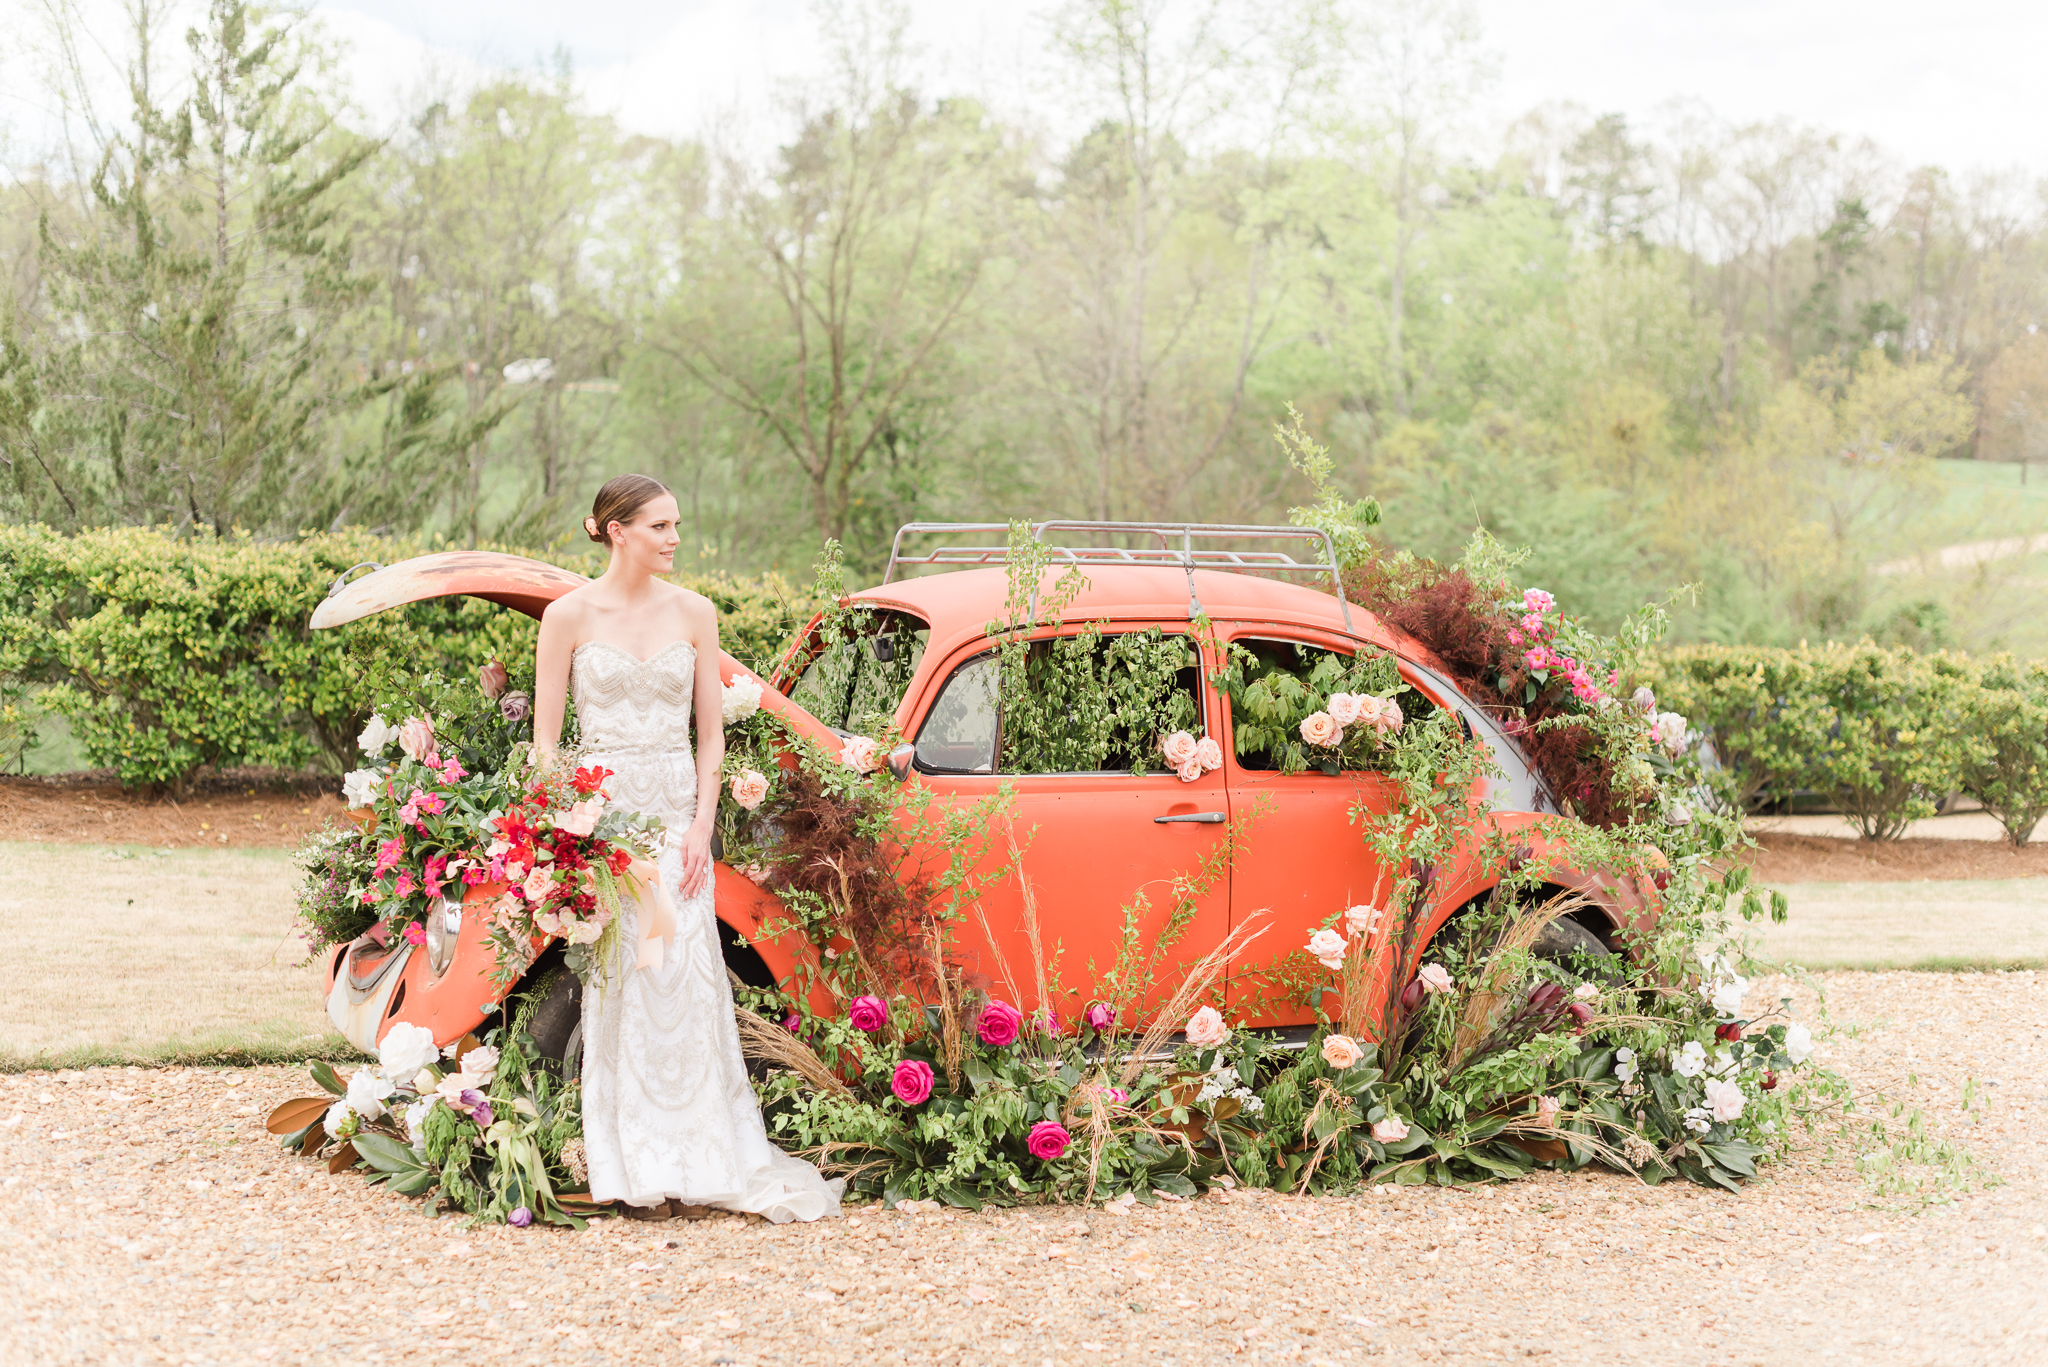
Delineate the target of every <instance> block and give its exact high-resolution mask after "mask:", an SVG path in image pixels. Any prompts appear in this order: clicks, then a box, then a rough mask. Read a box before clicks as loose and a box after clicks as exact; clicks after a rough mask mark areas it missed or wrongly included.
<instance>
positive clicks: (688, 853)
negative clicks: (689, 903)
mask: <svg viewBox="0 0 2048 1367" xmlns="http://www.w3.org/2000/svg"><path fill="white" fill-rule="evenodd" d="M678 843H679V844H680V845H681V847H682V851H683V876H682V880H681V883H680V887H681V889H682V894H683V896H685V897H695V896H696V895H697V894H698V893H700V892H702V891H704V889H705V888H707V887H709V886H711V828H710V827H709V826H699V825H695V824H692V825H691V826H690V828H689V829H688V830H687V831H684V832H683V838H682V840H681V841H680V842H678Z"/></svg>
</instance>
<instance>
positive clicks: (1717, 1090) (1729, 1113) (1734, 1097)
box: [1707, 1081, 1742, 1121]
mask: <svg viewBox="0 0 2048 1367" xmlns="http://www.w3.org/2000/svg"><path fill="white" fill-rule="evenodd" d="M1707 1109H1708V1110H1709V1111H1711V1112H1712V1113H1713V1116H1714V1119H1716V1120H1720V1121H1729V1120H1739V1119H1741V1117H1742V1088H1741V1087H1739V1086H1737V1085H1736V1084H1735V1083H1733V1082H1719V1081H1716V1082H1709V1083H1708V1084H1707Z"/></svg>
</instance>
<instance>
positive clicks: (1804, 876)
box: [1749, 833, 2048, 884]
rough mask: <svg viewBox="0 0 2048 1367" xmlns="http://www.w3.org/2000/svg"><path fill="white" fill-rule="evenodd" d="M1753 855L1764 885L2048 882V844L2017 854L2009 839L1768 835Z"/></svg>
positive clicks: (1753, 864) (1752, 864)
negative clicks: (1981, 880)
mask: <svg viewBox="0 0 2048 1367" xmlns="http://www.w3.org/2000/svg"><path fill="white" fill-rule="evenodd" d="M1756 842H1757V848H1756V849H1754V850H1751V851H1750V852H1749V855H1750V858H1749V867H1750V871H1751V872H1752V873H1754V874H1755V875H1756V878H1757V880H1758V881H1759V882H1762V883H1765V884H1772V883H1897V882H1905V881H1909V880H1912V879H1920V878H1925V879H1935V880H1939V881H1941V882H1951V881H1957V880H1961V879H1976V878H2048V844H2043V845H2029V846H2027V847H2026V848H2025V849H2018V850H2016V849H2014V848H2013V847H2012V846H2011V845H2008V844H2006V843H2005V842H2004V841H2003V840H1941V839H1930V838H1925V837H1922V838H1919V839H1908V840H1886V841H1872V840H1855V839H1844V838H1842V837H1839V836H1823V835H1788V834H1779V833H1766V834H1762V835H1758V836H1757V837H1756Z"/></svg>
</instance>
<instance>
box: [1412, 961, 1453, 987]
mask: <svg viewBox="0 0 2048 1367" xmlns="http://www.w3.org/2000/svg"><path fill="white" fill-rule="evenodd" d="M1415 980H1416V981H1417V982H1419V983H1421V984H1422V990H1423V991H1425V992H1448V991H1450V990H1451V974H1450V970H1449V969H1447V968H1445V967H1444V966H1443V965H1442V964H1424V965H1423V966H1422V968H1421V969H1420V970H1419V971H1418V972H1417V973H1416V975H1415Z"/></svg>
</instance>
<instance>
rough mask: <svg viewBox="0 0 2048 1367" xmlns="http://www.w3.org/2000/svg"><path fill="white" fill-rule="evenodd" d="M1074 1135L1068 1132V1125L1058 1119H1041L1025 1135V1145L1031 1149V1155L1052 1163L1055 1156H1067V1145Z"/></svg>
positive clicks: (1071, 1141) (1072, 1140)
mask: <svg viewBox="0 0 2048 1367" xmlns="http://www.w3.org/2000/svg"><path fill="white" fill-rule="evenodd" d="M1073 1142H1074V1137H1073V1136H1072V1135H1070V1134H1068V1133H1067V1127H1066V1126H1064V1125H1062V1124H1060V1123H1059V1122H1058V1121H1057V1120H1041V1121H1039V1122H1038V1123H1037V1124H1036V1125H1033V1126H1032V1127H1031V1133H1030V1134H1028V1135H1026V1136H1025V1139H1024V1147H1025V1148H1027V1149H1030V1150H1031V1156H1032V1157H1033V1158H1036V1159H1040V1160H1041V1161H1043V1162H1047V1163H1050V1162H1052V1161H1053V1160H1054V1159H1055V1158H1064V1157H1066V1156H1067V1145H1069V1144H1071V1143H1073Z"/></svg>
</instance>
